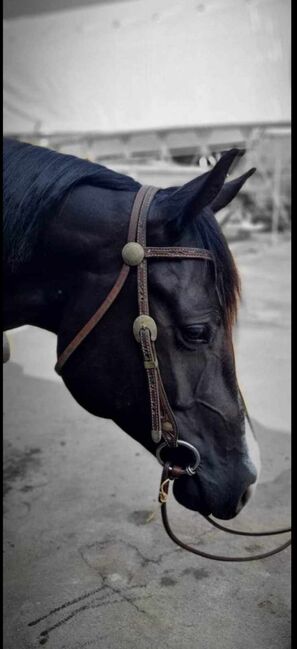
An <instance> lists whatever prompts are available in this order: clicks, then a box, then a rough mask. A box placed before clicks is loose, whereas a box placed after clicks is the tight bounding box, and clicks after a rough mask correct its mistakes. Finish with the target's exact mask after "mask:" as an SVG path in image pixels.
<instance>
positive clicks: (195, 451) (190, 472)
mask: <svg viewBox="0 0 297 649" xmlns="http://www.w3.org/2000/svg"><path fill="white" fill-rule="evenodd" d="M176 444H177V446H185V447H186V448H188V449H189V450H190V451H192V453H193V455H194V457H195V462H194V464H192V465H189V466H187V467H186V469H185V471H186V473H187V474H188V475H189V476H193V475H195V473H196V470H197V468H198V466H199V464H200V461H201V456H200V453H199V451H198V449H197V448H195V446H193V444H190V443H189V442H184V441H183V440H181V439H178V440H177V442H176ZM165 446H166V447H167V448H168V444H166V442H162V444H160V446H158V448H157V450H156V457H157V460H158V462H159V463H160V464H161V465H162V466H163V465H164V462H163V461H162V458H161V451H162V449H163V448H165Z"/></svg>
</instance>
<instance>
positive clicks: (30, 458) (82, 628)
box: [4, 236, 290, 649]
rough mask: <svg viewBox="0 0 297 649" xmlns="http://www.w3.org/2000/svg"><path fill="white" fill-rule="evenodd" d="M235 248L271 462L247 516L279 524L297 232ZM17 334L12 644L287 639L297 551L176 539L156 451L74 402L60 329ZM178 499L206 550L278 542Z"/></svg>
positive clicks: (108, 648) (180, 518)
mask: <svg viewBox="0 0 297 649" xmlns="http://www.w3.org/2000/svg"><path fill="white" fill-rule="evenodd" d="M233 249H234V254H235V256H236V258H237V261H238V264H239V266H240V270H241V273H242V278H243V289H244V297H245V302H244V304H243V307H242V309H241V317H240V326H239V330H238V332H237V336H236V347H237V365H238V371H239V376H240V382H241V385H242V387H243V389H244V392H245V395H246V396H247V401H248V404H249V407H250V411H251V414H252V418H253V419H254V420H255V423H256V427H257V430H258V435H259V441H260V445H261V450H262V460H263V472H262V477H261V482H260V484H259V486H258V490H257V495H256V499H255V501H254V502H253V503H251V504H250V505H249V506H248V507H247V508H246V509H245V511H244V512H243V513H242V514H240V516H239V517H238V518H237V520H236V526H237V527H239V526H242V528H243V527H247V528H249V527H253V528H257V527H258V528H259V527H261V528H263V527H267V528H269V527H272V526H280V525H282V524H283V523H287V521H288V519H289V518H290V502H289V495H290V486H289V481H290V472H289V467H290V417H289V411H290V389H289V388H290V370H289V367H290V365H289V356H290V345H289V338H290V328H289V321H290V280H289V270H290V242H289V241H281V242H280V243H279V245H278V247H277V248H271V246H270V245H269V242H268V240H267V237H266V238H265V236H263V237H262V238H261V239H260V243H259V242H258V241H257V240H255V241H251V242H242V243H238V244H234V246H233ZM10 339H11V341H12V347H13V349H12V362H10V363H9V364H7V365H6V366H4V425H5V441H4V444H5V471H4V478H5V494H6V495H5V504H4V506H5V514H4V550H5V554H4V584H5V599H4V608H5V611H4V621H5V628H4V648H5V649H34V648H36V647H40V646H42V645H46V647H47V649H85V648H92V649H94V648H96V649H115V648H117V649H151V648H152V647H155V646H158V647H160V649H169V647H170V649H172V647H173V646H179V647H180V649H188V647H194V648H196V647H197V648H198V647H199V649H217V647H218V646H219V647H223V649H238V648H240V649H288V648H289V647H290V551H289V550H286V551H285V552H284V553H282V554H280V555H277V556H276V557H272V558H269V559H266V560H262V561H259V562H255V563H250V564H238V565H232V564H230V565H228V564H220V563H215V562H210V561H208V560H203V559H199V558H198V557H194V556H193V555H190V554H186V553H184V552H183V550H181V549H179V548H176V547H175V546H174V545H173V544H172V542H171V541H170V540H169V539H168V537H167V536H166V535H165V532H164V531H163V529H162V526H161V521H160V517H159V512H158V506H157V488H158V481H159V466H158V465H157V463H156V462H155V460H154V458H153V457H151V456H150V455H149V454H148V453H147V452H146V451H145V450H144V449H142V448H141V447H140V446H138V445H137V444H136V442H134V441H133V440H132V439H130V438H129V437H128V436H126V435H125V434H124V433H123V432H121V431H120V430H119V429H118V428H117V427H116V426H115V425H114V424H113V423H111V422H110V421H107V420H103V419H96V418H95V417H92V416H91V415H89V414H88V413H86V412H84V411H83V410H82V409H81V408H80V406H78V404H76V403H75V401H74V400H73V399H72V397H71V396H70V395H69V394H68V392H67V390H66V388H65V387H64V386H63V384H62V382H61V380H60V379H59V377H57V376H56V375H55V374H54V372H53V365H54V362H55V337H54V336H52V335H51V334H48V333H46V332H43V331H41V330H39V329H34V328H31V327H28V328H25V329H22V330H19V331H15V332H14V333H11V334H10ZM111 455H112V457H113V464H114V465H115V474H112V473H111V472H110V458H111ZM170 512H171V515H172V516H173V518H174V528H175V530H176V531H179V532H180V534H182V535H183V537H184V538H185V540H186V541H188V542H189V541H192V540H195V539H196V540H197V541H199V544H200V547H201V548H205V549H206V548H207V549H208V550H213V551H220V552H226V551H229V552H230V553H231V552H236V553H240V552H244V553H245V552H250V551H260V550H264V549H265V548H267V547H272V545H273V543H272V542H271V541H270V540H269V539H266V540H265V539H264V542H263V541H262V540H258V539H256V540H255V539H248V538H247V539H246V540H245V539H236V538H235V539H232V538H231V537H229V536H228V537H227V538H226V537H225V536H223V535H222V534H220V533H219V532H217V531H215V530H213V529H209V527H208V525H207V524H206V523H205V522H204V521H202V520H200V518H197V516H196V515H195V514H194V513H192V512H188V511H185V510H183V509H182V508H181V507H179V506H178V505H177V504H176V503H175V502H174V501H173V500H172V501H171V503H170ZM234 526H235V525H234Z"/></svg>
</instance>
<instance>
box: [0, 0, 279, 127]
mask: <svg viewBox="0 0 297 649" xmlns="http://www.w3.org/2000/svg"><path fill="white" fill-rule="evenodd" d="M289 7H290V4H289V1H288V0H251V1H250V2H247V0H208V1H206V0H205V1H204V2H198V1H197V0H183V2H181V1H180V0H179V1H178V2H177V1H175V0H162V2H160V0H150V2H147V0H139V1H137V2H136V1H133V0H131V1H130V2H116V3H113V4H111V3H109V4H107V5H105V4H103V5H102V4H100V5H98V6H94V5H92V6H89V7H84V8H76V9H73V10H67V11H59V12H57V13H51V14H42V15H39V16H36V15H35V16H30V17H22V18H16V19H12V20H6V21H4V132H5V133H10V134H18V133H22V134H25V133H43V134H51V133H65V132H67V133H69V132H70V133H71V132H73V133H78V132H79V133H84V132H85V133H87V132H96V133H116V132H125V131H127V132H128V131H138V130H149V129H150V130H153V129H162V128H175V127H177V128H178V127H180V126H183V127H191V126H195V125H198V126H212V125H220V124H222V125H224V124H226V125H228V124H240V123H248V124H256V123H259V122H261V123H271V124H273V123H276V122H277V123H288V122H289V121H290V45H289V34H290V15H289V11H290V9H289Z"/></svg>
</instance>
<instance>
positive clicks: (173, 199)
mask: <svg viewBox="0 0 297 649" xmlns="http://www.w3.org/2000/svg"><path fill="white" fill-rule="evenodd" d="M244 153H245V151H242V150H241V149H230V150H229V151H226V153H224V154H223V155H222V157H221V158H220V160H219V161H218V162H217V164H216V165H215V167H213V169H212V170H211V171H208V172H207V173H205V174H202V175H201V176H198V177H197V178H194V180H191V181H190V182H188V183H186V184H185V185H183V186H182V187H179V188H178V189H177V190H176V191H175V192H173V193H172V194H171V195H170V196H169V197H168V208H169V209H170V212H169V213H170V214H171V215H174V213H175V214H176V209H177V210H178V213H179V215H183V216H186V215H188V214H192V215H195V216H197V215H198V214H199V212H201V210H202V209H203V208H204V207H206V206H207V205H210V204H211V203H212V201H214V199H215V198H216V196H217V195H218V193H219V192H220V190H221V189H222V187H223V184H224V181H225V178H226V176H227V173H228V171H229V170H230V167H231V165H232V163H233V162H234V161H235V159H236V158H237V157H238V156H242V155H243V154H244ZM171 210H172V211H171ZM171 218H172V216H171Z"/></svg>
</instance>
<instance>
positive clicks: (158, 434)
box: [151, 430, 162, 444]
mask: <svg viewBox="0 0 297 649" xmlns="http://www.w3.org/2000/svg"><path fill="white" fill-rule="evenodd" d="M151 435H152V440H153V442H155V444H159V442H160V441H161V439H162V433H161V431H160V430H152V431H151Z"/></svg>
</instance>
